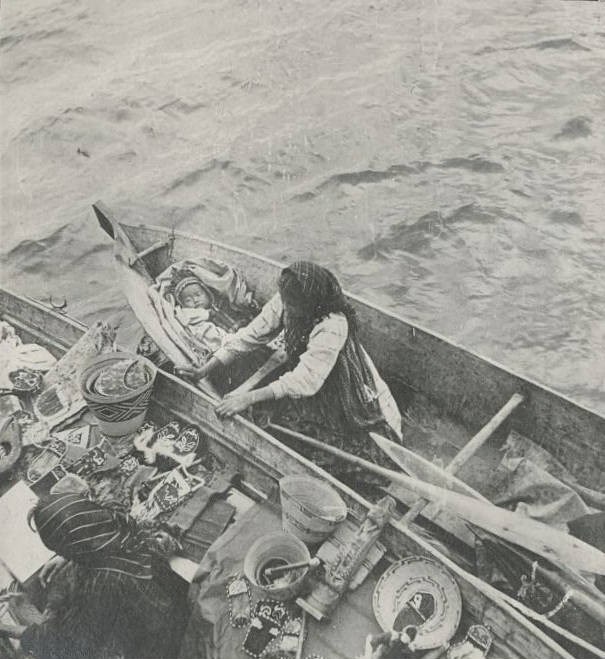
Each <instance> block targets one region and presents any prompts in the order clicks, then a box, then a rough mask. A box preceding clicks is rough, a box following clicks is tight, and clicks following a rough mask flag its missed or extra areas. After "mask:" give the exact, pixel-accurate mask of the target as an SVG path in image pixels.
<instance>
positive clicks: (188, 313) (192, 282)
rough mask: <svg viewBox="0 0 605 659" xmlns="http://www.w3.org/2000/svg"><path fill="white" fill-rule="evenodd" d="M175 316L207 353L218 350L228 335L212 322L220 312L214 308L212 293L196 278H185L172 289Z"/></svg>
mask: <svg viewBox="0 0 605 659" xmlns="http://www.w3.org/2000/svg"><path fill="white" fill-rule="evenodd" d="M174 297H175V300H176V304H177V306H176V316H177V318H178V320H179V321H180V323H181V324H182V325H183V326H184V327H187V328H189V330H190V331H191V332H192V334H193V335H194V336H195V338H196V339H197V340H198V341H200V342H201V343H202V344H203V345H204V347H205V348H207V349H208V351H209V352H214V351H215V350H218V348H220V347H221V345H222V344H223V341H224V340H225V339H226V338H227V337H228V336H229V335H230V333H229V332H227V331H226V330H224V329H222V328H221V327H219V326H218V325H217V324H216V323H215V322H214V321H215V320H217V319H218V318H217V316H220V312H218V310H216V308H215V306H214V296H213V294H212V292H211V291H210V290H209V289H208V288H206V286H204V284H203V283H202V282H201V281H200V280H199V279H198V278H197V277H193V276H191V277H185V278H184V279H181V281H179V282H178V284H176V286H175V288H174Z"/></svg>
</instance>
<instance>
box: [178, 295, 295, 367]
mask: <svg viewBox="0 0 605 659" xmlns="http://www.w3.org/2000/svg"><path fill="white" fill-rule="evenodd" d="M282 313H283V306H282V302H281V297H280V296H279V294H278V293H277V294H275V295H274V296H273V297H272V298H271V299H270V300H269V302H267V304H265V306H264V307H263V308H262V310H261V312H260V313H259V314H258V316H256V318H254V320H252V321H251V322H250V323H248V325H246V327H242V329H240V330H239V331H238V332H236V333H235V334H233V336H231V337H229V338H228V339H227V340H226V342H225V345H223V346H222V347H221V348H219V349H218V350H217V351H216V352H215V353H214V355H213V356H212V357H211V358H210V359H209V360H208V361H207V362H206V363H205V364H204V365H203V366H202V367H201V368H180V369H178V373H180V374H181V375H184V376H186V377H192V378H195V379H201V378H204V377H207V376H208V375H210V373H212V372H213V371H214V370H215V369H216V368H218V367H220V366H225V365H226V364H230V363H231V362H232V361H234V360H235V359H236V358H237V357H238V356H239V355H242V354H245V353H247V352H252V351H253V350H256V348H258V347H260V346H263V345H266V344H267V343H269V342H270V341H271V340H272V339H273V338H275V336H276V335H277V334H278V333H279V330H280V329H281V324H282Z"/></svg>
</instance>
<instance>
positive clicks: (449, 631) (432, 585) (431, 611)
mask: <svg viewBox="0 0 605 659" xmlns="http://www.w3.org/2000/svg"><path fill="white" fill-rule="evenodd" d="M372 604H373V608H374V615H375V616H376V620H377V621H378V624H379V625H380V626H381V627H382V629H383V630H384V631H391V630H395V631H401V630H402V629H403V628H404V627H406V626H407V625H415V626H416V627H417V628H418V635H417V636H416V639H415V647H416V648H417V649H419V650H428V649H432V648H436V647H439V646H442V645H445V644H446V643H448V642H449V641H450V639H451V638H452V636H453V635H454V634H455V632H456V629H457V628H458V625H459V623H460V616H461V614H462V597H461V595H460V589H459V588H458V584H457V583H456V581H455V579H454V578H453V576H452V575H451V574H450V573H449V572H448V571H447V570H446V569H445V568H444V567H443V566H442V565H440V564H439V563H437V562H436V561H434V560H432V559H429V558H425V557H423V556H410V557H408V558H404V559H403V560H401V561H398V562H397V563H394V564H393V565H391V566H390V567H389V568H388V569H387V570H386V571H385V572H384V574H383V575H382V576H381V577H380V579H379V581H378V583H377V584H376V588H375V590H374V597H373V602H372Z"/></svg>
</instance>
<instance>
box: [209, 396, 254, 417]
mask: <svg viewBox="0 0 605 659" xmlns="http://www.w3.org/2000/svg"><path fill="white" fill-rule="evenodd" d="M255 402H256V397H255V396H254V394H253V393H251V392H250V393H245V394H227V395H226V396H225V397H224V398H223V400H222V401H221V402H220V403H219V404H218V405H217V406H216V413H217V414H218V415H219V416H233V415H234V414H239V413H240V412H243V411H244V410H247V409H248V408H249V407H250V405H253V404H254V403H255Z"/></svg>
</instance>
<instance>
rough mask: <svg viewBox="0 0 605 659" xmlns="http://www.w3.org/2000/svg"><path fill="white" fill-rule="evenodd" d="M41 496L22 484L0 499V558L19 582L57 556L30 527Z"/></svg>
mask: <svg viewBox="0 0 605 659" xmlns="http://www.w3.org/2000/svg"><path fill="white" fill-rule="evenodd" d="M37 501H38V497H37V496H36V495H35V494H34V492H32V490H31V489H30V488H29V487H28V486H27V485H26V484H25V483H24V482H23V481H19V482H18V483H16V484H15V485H14V486H13V487H11V489H10V490H8V492H6V494H5V495H4V496H3V497H0V528H1V529H4V530H3V532H2V534H0V559H1V560H2V562H3V563H4V564H5V565H6V567H7V568H8V569H9V570H10V572H11V573H12V574H14V575H15V577H17V579H18V580H19V581H20V582H22V583H23V582H24V581H27V579H29V578H30V577H31V576H32V575H33V574H35V573H36V572H37V571H38V570H39V569H40V568H41V567H42V566H43V565H44V564H45V563H46V561H48V560H49V559H50V558H52V557H53V556H54V553H53V552H52V551H50V549H47V548H46V547H45V546H44V544H43V543H42V540H40V538H39V536H38V534H37V533H35V532H34V531H32V530H31V529H30V528H29V526H28V524H27V514H28V513H29V511H30V510H31V509H32V508H33V507H34V506H35V505H36V503H37Z"/></svg>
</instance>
